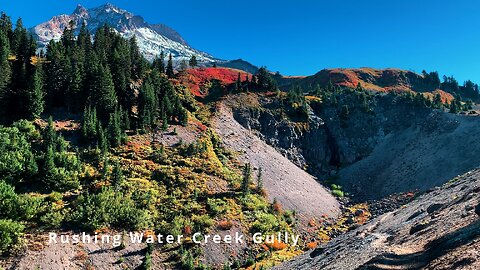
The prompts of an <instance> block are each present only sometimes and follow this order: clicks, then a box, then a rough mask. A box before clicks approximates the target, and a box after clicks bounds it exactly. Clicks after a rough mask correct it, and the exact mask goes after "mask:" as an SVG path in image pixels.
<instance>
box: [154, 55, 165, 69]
mask: <svg viewBox="0 0 480 270" xmlns="http://www.w3.org/2000/svg"><path fill="white" fill-rule="evenodd" d="M164 61H165V53H164V52H163V51H162V52H161V53H160V55H159V56H158V57H157V58H155V60H153V68H154V69H156V70H158V72H160V73H165V62H164Z"/></svg>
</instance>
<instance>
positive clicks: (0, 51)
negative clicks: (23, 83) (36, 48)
mask: <svg viewBox="0 0 480 270" xmlns="http://www.w3.org/2000/svg"><path fill="white" fill-rule="evenodd" d="M2 16H3V14H2ZM9 54H10V41H9V39H8V36H7V33H6V32H5V31H4V30H3V29H0V70H1V71H0V107H1V108H3V109H5V108H6V106H7V104H6V102H7V100H6V95H7V85H8V84H9V83H10V77H11V73H12V71H11V67H10V63H9V62H8V55H9Z"/></svg>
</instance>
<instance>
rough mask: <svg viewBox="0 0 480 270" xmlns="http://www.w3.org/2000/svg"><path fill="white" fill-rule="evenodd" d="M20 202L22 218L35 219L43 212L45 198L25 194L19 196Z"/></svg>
mask: <svg viewBox="0 0 480 270" xmlns="http://www.w3.org/2000/svg"><path fill="white" fill-rule="evenodd" d="M18 203H19V212H20V215H21V219H22V220H25V221H35V220H36V219H37V217H38V215H39V214H40V213H41V212H42V209H43V206H44V199H43V198H42V197H33V196H30V195H27V194H24V195H20V196H18Z"/></svg>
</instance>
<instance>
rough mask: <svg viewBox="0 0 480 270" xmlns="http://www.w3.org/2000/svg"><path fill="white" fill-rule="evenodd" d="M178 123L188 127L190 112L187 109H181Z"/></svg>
mask: <svg viewBox="0 0 480 270" xmlns="http://www.w3.org/2000/svg"><path fill="white" fill-rule="evenodd" d="M178 121H179V122H180V125H182V126H184V127H186V126H187V125H188V112H187V110H186V109H184V108H182V109H181V112H180V115H179V116H178Z"/></svg>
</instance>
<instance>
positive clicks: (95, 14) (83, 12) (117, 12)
mask: <svg viewBox="0 0 480 270" xmlns="http://www.w3.org/2000/svg"><path fill="white" fill-rule="evenodd" d="M71 21H72V22H73V25H74V29H75V32H76V33H78V31H79V29H80V26H81V25H82V23H85V24H86V26H87V28H88V30H89V31H90V33H92V34H94V33H95V31H96V30H97V29H98V28H99V27H102V26H103V25H105V24H107V25H109V26H110V27H112V28H113V29H115V31H117V32H118V33H120V34H121V35H122V36H123V37H125V38H131V37H133V36H135V37H136V39H137V43H138V46H139V48H140V51H141V52H142V53H143V54H144V55H145V56H146V57H147V59H149V60H152V59H154V58H155V57H156V56H158V55H159V54H160V52H162V51H164V52H165V53H166V54H167V55H168V54H170V53H171V54H172V56H173V58H174V61H175V62H176V63H179V62H181V61H183V60H186V61H188V60H189V59H190V57H191V56H193V55H195V56H196V57H197V60H198V61H199V62H200V63H201V64H203V65H211V64H212V63H213V62H215V61H218V59H216V58H215V57H213V56H211V55H209V54H208V53H205V52H201V51H199V50H196V49H194V48H192V47H191V46H190V45H189V44H188V43H187V42H186V41H185V40H184V39H183V38H182V36H181V35H180V34H178V32H176V31H175V30H174V29H172V28H170V27H168V26H166V25H164V24H149V23H148V22H146V21H145V20H144V18H143V17H141V16H138V15H135V14H133V13H131V12H128V11H126V10H123V9H121V8H119V7H117V6H115V5H113V4H110V3H107V4H105V5H102V6H99V7H96V8H90V9H87V8H85V7H83V6H81V5H78V6H77V8H76V9H75V11H74V12H73V13H72V14H70V15H65V14H63V15H58V16H55V17H53V18H52V19H50V20H49V21H47V22H44V23H41V24H39V25H37V26H35V27H33V28H32V29H31V32H32V33H33V35H34V36H35V37H36V38H37V40H38V43H39V45H40V46H46V45H47V44H48V42H49V41H50V40H52V39H53V40H59V39H60V37H61V35H62V33H63V30H64V29H65V28H66V27H69V24H70V22H71Z"/></svg>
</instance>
